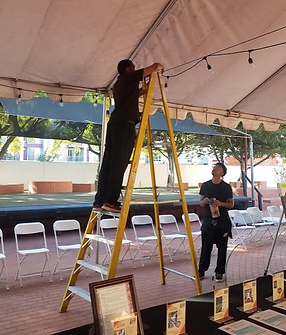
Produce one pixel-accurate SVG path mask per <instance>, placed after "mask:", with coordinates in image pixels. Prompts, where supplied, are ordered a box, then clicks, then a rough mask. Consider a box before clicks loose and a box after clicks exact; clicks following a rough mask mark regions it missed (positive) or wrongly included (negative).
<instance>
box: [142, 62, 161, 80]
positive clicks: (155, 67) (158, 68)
mask: <svg viewBox="0 0 286 335" xmlns="http://www.w3.org/2000/svg"><path fill="white" fill-rule="evenodd" d="M160 71H164V67H163V65H162V64H160V63H154V64H152V65H150V66H148V67H145V68H144V70H143V77H146V76H149V74H151V73H152V72H160Z"/></svg>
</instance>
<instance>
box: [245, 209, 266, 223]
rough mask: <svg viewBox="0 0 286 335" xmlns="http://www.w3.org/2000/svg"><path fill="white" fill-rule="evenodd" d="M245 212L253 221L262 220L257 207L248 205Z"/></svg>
mask: <svg viewBox="0 0 286 335" xmlns="http://www.w3.org/2000/svg"><path fill="white" fill-rule="evenodd" d="M247 212H248V214H249V216H250V218H251V220H252V222H253V223H258V222H263V216H262V213H261V212H260V209H259V208H258V207H248V208H247Z"/></svg>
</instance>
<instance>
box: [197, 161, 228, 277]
mask: <svg viewBox="0 0 286 335" xmlns="http://www.w3.org/2000/svg"><path fill="white" fill-rule="evenodd" d="M226 172H227V169H226V167H225V165H224V164H222V163H216V164H215V166H214V168H213V170H212V175H213V177H212V179H211V180H209V181H207V182H205V183H203V184H202V186H201V189H200V195H201V198H200V206H201V207H205V216H204V220H203V224H202V228H201V230H202V250H201V257H200V262H199V276H200V279H203V278H204V276H205V271H207V270H208V268H209V266H210V259H211V252H212V248H213V244H216V246H217V248H218V255H217V264H216V268H215V280H216V281H217V282H223V275H224V273H225V264H226V253H227V243H228V237H232V236H231V222H230V219H229V217H228V214H227V209H230V208H232V207H233V206H234V201H233V195H232V189H231V186H230V185H229V184H227V183H226V182H224V181H223V180H222V177H223V176H225V175H226Z"/></svg>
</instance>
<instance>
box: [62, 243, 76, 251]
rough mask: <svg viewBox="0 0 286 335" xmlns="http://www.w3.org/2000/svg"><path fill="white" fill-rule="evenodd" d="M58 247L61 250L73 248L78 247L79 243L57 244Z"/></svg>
mask: <svg viewBox="0 0 286 335" xmlns="http://www.w3.org/2000/svg"><path fill="white" fill-rule="evenodd" d="M58 248H59V249H60V250H63V251H66V250H73V249H79V248H80V244H70V245H59V246H58Z"/></svg>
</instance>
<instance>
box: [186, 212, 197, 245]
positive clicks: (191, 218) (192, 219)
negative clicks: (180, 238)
mask: <svg viewBox="0 0 286 335" xmlns="http://www.w3.org/2000/svg"><path fill="white" fill-rule="evenodd" d="M188 217H189V221H190V223H192V222H198V223H199V225H200V226H199V228H200V230H193V229H192V236H193V241H194V242H195V240H196V239H197V238H199V237H200V236H201V235H202V232H201V227H202V223H201V220H200V218H199V216H198V214H196V213H188ZM182 220H183V222H184V224H185V225H186V220H185V215H184V214H182Z"/></svg>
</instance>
